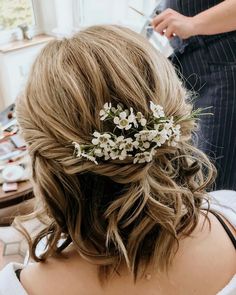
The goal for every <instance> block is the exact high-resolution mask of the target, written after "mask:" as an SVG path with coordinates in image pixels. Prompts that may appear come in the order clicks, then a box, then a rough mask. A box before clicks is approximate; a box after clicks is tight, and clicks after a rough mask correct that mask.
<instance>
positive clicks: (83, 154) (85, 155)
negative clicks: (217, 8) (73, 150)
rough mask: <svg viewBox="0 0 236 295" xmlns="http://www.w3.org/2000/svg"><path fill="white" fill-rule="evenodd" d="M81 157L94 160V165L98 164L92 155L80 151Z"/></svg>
mask: <svg viewBox="0 0 236 295" xmlns="http://www.w3.org/2000/svg"><path fill="white" fill-rule="evenodd" d="M81 157H84V158H86V159H88V160H89V161H91V162H94V163H95V164H96V165H98V162H97V161H96V158H95V157H94V156H91V155H89V154H85V153H82V154H81Z"/></svg>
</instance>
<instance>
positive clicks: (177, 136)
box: [169, 124, 181, 147]
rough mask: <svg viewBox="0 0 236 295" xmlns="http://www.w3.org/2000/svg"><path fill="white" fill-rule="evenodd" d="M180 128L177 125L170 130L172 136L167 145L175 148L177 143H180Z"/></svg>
mask: <svg viewBox="0 0 236 295" xmlns="http://www.w3.org/2000/svg"><path fill="white" fill-rule="evenodd" d="M180 128H181V126H180V125H179V124H177V125H176V126H174V127H172V128H171V131H172V136H171V139H170V141H169V145H170V146H173V147H175V146H176V145H177V143H178V142H179V141H180V136H181V131H180Z"/></svg>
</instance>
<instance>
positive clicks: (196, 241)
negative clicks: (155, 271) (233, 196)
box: [172, 213, 236, 294]
mask: <svg viewBox="0 0 236 295" xmlns="http://www.w3.org/2000/svg"><path fill="white" fill-rule="evenodd" d="M208 218H209V222H208V221H207V219H205V217H204V216H201V217H200V220H199V223H198V226H197V227H196V229H195V231H194V232H193V233H192V236H191V237H188V238H186V239H184V240H182V241H180V248H179V251H178V253H177V255H176V259H175V261H174V264H173V269H172V274H173V278H174V281H176V282H181V283H180V285H181V286H183V287H184V289H185V290H193V288H194V286H195V289H196V290H197V289H198V290H199V288H200V290H199V293H197V292H196V294H206V293H204V292H208V294H216V293H217V292H218V291H219V290H221V289H223V288H224V287H225V286H226V285H227V284H228V282H229V281H230V279H231V278H232V277H233V276H234V275H235V273H236V251H235V248H234V245H233V243H232V241H231V240H230V239H229V237H228V235H227V233H226V231H225V229H224V228H223V227H222V225H221V224H220V222H219V221H218V219H217V218H216V217H215V216H214V215H213V214H211V213H209V215H208ZM225 222H226V224H227V225H228V226H229V228H230V229H231V232H232V234H233V235H235V236H236V231H235V229H234V228H233V227H232V226H231V225H230V224H229V223H228V222H227V221H226V220H225ZM183 278H184V279H183ZM199 282H201V284H199ZM210 290H211V291H210ZM180 294H185V293H180ZM188 294H192V293H191V292H189V293H188ZM193 294H195V293H193Z"/></svg>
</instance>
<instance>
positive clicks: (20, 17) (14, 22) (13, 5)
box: [0, 0, 35, 30]
mask: <svg viewBox="0 0 236 295" xmlns="http://www.w3.org/2000/svg"><path fill="white" fill-rule="evenodd" d="M34 22H35V21H34V12H33V7H32V1H31V0H0V30H1V29H2V30H10V29H14V28H16V27H17V26H19V25H22V24H27V25H34Z"/></svg>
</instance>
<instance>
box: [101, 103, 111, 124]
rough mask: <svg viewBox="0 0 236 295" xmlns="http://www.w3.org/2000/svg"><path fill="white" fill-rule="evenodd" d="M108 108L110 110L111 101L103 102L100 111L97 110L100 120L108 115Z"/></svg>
mask: <svg viewBox="0 0 236 295" xmlns="http://www.w3.org/2000/svg"><path fill="white" fill-rule="evenodd" d="M110 110H111V103H108V102H107V103H105V104H104V106H103V109H101V111H100V112H99V115H100V117H101V118H100V120H101V121H104V120H105V119H106V118H107V117H108V115H109V112H110Z"/></svg>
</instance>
